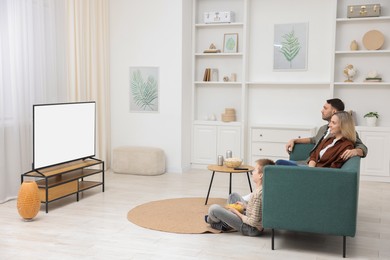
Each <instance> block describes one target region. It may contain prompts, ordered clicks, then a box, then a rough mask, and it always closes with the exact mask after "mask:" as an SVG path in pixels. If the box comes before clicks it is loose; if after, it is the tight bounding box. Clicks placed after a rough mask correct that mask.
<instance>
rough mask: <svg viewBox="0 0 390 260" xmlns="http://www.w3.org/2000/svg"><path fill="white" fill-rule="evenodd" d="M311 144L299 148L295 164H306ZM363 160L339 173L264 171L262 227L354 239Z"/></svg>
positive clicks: (290, 169) (304, 169)
mask: <svg viewBox="0 0 390 260" xmlns="http://www.w3.org/2000/svg"><path fill="white" fill-rule="evenodd" d="M312 148H313V145H311V144H296V145H295V147H294V150H293V152H292V153H291V155H290V159H292V160H296V161H299V160H305V159H306V158H307V157H308V155H309V152H310V150H311V149H312ZM359 170H360V157H357V156H356V157H352V158H350V159H349V160H348V161H347V162H345V164H344V165H343V166H342V168H340V169H334V168H333V169H332V168H312V167H306V166H282V165H273V166H266V167H264V179H263V226H264V228H270V229H272V250H274V237H275V232H274V230H275V229H279V230H290V231H299V232H312V233H319V234H327V235H336V236H342V237H343V257H345V251H346V236H349V237H354V236H355V233H356V217H357V207H358V195H359Z"/></svg>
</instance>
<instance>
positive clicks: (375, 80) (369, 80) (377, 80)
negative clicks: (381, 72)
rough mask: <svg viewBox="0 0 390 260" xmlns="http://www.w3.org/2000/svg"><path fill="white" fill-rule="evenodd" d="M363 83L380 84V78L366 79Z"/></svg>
mask: <svg viewBox="0 0 390 260" xmlns="http://www.w3.org/2000/svg"><path fill="white" fill-rule="evenodd" d="M364 82H382V78H366V80H365V81H364Z"/></svg>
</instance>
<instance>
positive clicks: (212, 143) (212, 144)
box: [192, 125, 217, 164]
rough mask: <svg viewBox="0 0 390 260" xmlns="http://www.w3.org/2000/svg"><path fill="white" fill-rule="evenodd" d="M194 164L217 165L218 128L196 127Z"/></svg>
mask: <svg viewBox="0 0 390 260" xmlns="http://www.w3.org/2000/svg"><path fill="white" fill-rule="evenodd" d="M193 138H194V140H193V142H192V143H193V145H192V147H193V153H192V162H193V163H201V164H215V163H216V160H217V158H216V154H217V148H216V147H217V128H216V126H206V125H195V126H194V137H193Z"/></svg>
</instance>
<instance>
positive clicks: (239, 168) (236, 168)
mask: <svg viewBox="0 0 390 260" xmlns="http://www.w3.org/2000/svg"><path fill="white" fill-rule="evenodd" d="M233 169H234V170H237V171H239V170H248V168H241V167H235V168H233Z"/></svg>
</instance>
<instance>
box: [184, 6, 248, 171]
mask: <svg viewBox="0 0 390 260" xmlns="http://www.w3.org/2000/svg"><path fill="white" fill-rule="evenodd" d="M247 6H248V0H223V1H222V0H211V1H210V0H193V10H194V13H193V18H194V23H193V55H192V56H193V70H194V71H193V84H192V90H193V91H192V94H193V95H192V96H193V106H192V107H193V118H192V122H193V127H192V130H193V133H192V158H191V161H192V165H193V167H204V165H206V164H213V163H216V160H217V156H218V155H225V152H226V150H232V151H233V156H235V157H241V158H243V157H244V153H243V151H244V136H243V133H244V128H245V116H246V115H245V114H246V111H245V109H246V106H245V99H246V85H245V80H246V79H245V71H246V69H245V66H246V37H247V33H246V30H247ZM211 11H233V12H234V14H235V20H234V22H232V23H211V24H205V23H204V21H203V14H204V13H205V12H211ZM226 33H238V51H237V52H235V53H224V52H223V43H224V35H225V34H226ZM211 44H214V45H215V46H216V48H217V49H219V50H221V52H220V53H204V52H203V51H204V50H206V49H209V47H210V45H211ZM206 68H211V69H217V70H218V78H217V79H216V78H213V79H212V81H203V77H204V73H205V69H206ZM233 73H234V74H236V81H224V80H223V78H224V77H229V78H231V75H232V74H233ZM205 104H207V105H205ZM225 108H234V109H235V111H236V121H235V122H228V123H225V122H222V121H221V114H222V113H224V112H225ZM210 117H215V118H216V120H215V121H214V120H213V121H211V120H209V119H210Z"/></svg>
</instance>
